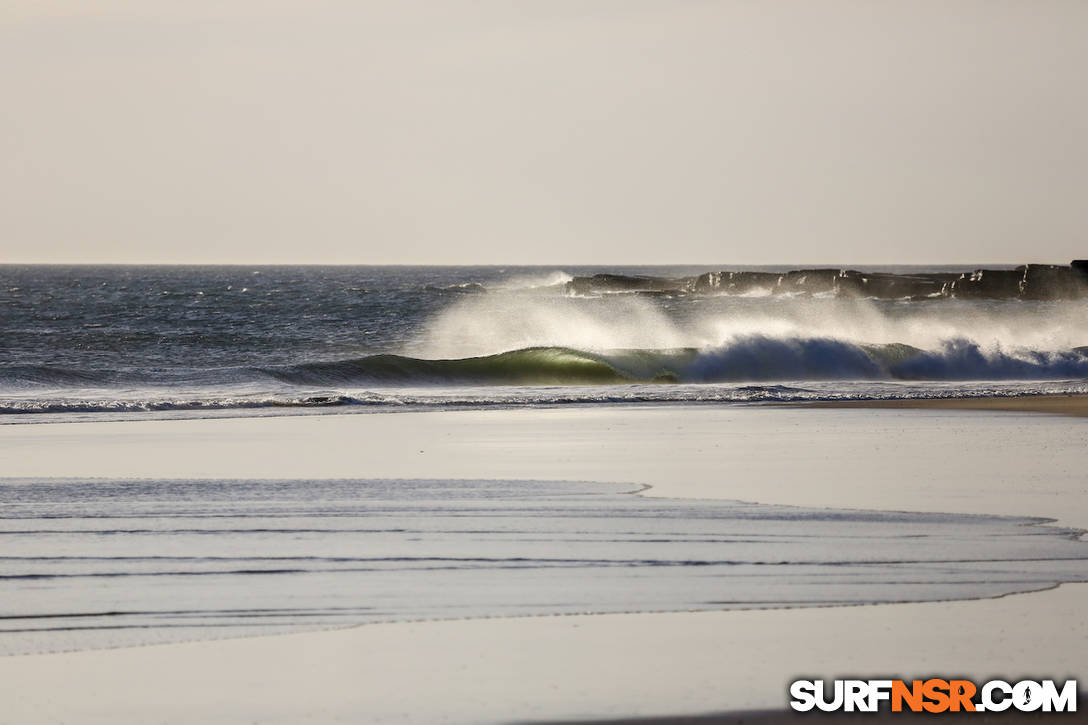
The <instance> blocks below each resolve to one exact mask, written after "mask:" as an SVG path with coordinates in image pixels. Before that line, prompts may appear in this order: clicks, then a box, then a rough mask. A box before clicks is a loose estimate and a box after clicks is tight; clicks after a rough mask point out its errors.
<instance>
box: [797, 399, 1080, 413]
mask: <svg viewBox="0 0 1088 725" xmlns="http://www.w3.org/2000/svg"><path fill="white" fill-rule="evenodd" d="M809 405H812V406H814V407H818V408H919V409H922V410H992V411H1008V412H1019V413H1050V414H1056V415H1075V416H1082V417H1083V416H1086V415H1088V395H1025V396H1021V397H1001V398H993V397H989V398H918V399H915V400H906V399H898V400H852V401H822V402H819V403H809Z"/></svg>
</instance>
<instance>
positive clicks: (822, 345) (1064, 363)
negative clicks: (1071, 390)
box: [266, 335, 1088, 385]
mask: <svg viewBox="0 0 1088 725" xmlns="http://www.w3.org/2000/svg"><path fill="white" fill-rule="evenodd" d="M266 372H268V374H270V375H272V376H273V377H275V378H277V379H279V380H281V381H283V382H289V383H293V384H307V385H315V384H320V385H324V384H350V383H368V384H375V383H377V384H399V385H411V384H427V383H446V384H449V383H454V384H495V385H579V384H596V385H600V384H618V383H735V382H767V381H806V380H912V381H921V380H928V381H963V380H1068V379H1084V378H1088V354H1086V353H1085V351H1084V350H1082V349H1075V350H1069V351H1041V350H1003V349H1001V348H984V347H983V346H981V345H979V344H978V343H975V342H972V341H970V340H951V341H948V342H946V343H944V345H943V346H942V347H941V348H940V349H937V350H922V349H919V348H916V347H913V346H910V345H906V344H902V343H891V344H884V345H866V344H857V343H853V342H849V341H844V340H838V339H834V338H804V337H791V338H778V337H770V336H765V335H750V336H746V337H742V338H738V339H735V340H733V341H731V342H729V343H727V344H724V345H722V346H720V347H717V348H712V349H709V350H700V349H696V348H679V349H672V350H613V351H608V352H591V351H585V350H578V349H574V348H565V347H535V348H526V349H522V350H514V351H510V352H504V353H499V354H496V355H484V356H480V357H470V358H460V359H450V360H428V359H421V358H413V357H405V356H400V355H374V356H369V357H364V358H359V359H355V360H342V361H338V362H330V363H313V364H306V365H299V366H295V367H291V368H286V369H271V370H267V371H266Z"/></svg>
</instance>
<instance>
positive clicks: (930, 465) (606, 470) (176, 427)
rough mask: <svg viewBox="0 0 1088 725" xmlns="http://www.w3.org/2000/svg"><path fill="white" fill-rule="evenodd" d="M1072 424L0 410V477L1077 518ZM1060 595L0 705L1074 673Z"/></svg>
mask: <svg viewBox="0 0 1088 725" xmlns="http://www.w3.org/2000/svg"><path fill="white" fill-rule="evenodd" d="M1034 402H1036V403H1038V402H1039V400H1036V401H1034ZM977 403H978V401H966V402H965V405H968V406H972V405H977ZM1073 403H1076V404H1080V405H1082V404H1083V400H1076V401H1071V402H1070V403H1069V404H1073ZM1049 405H1053V403H1043V404H1042V405H1038V406H1036V409H1044V410H1045V409H1046V406H1049ZM1086 441H1088V421H1084V420H1082V419H1081V418H1076V417H1073V418H1071V417H1066V416H1054V415H1039V414H1038V413H1035V412H1028V411H1026V410H1020V411H996V410H992V409H991V410H988V411H987V410H976V409H970V410H949V409H946V408H930V409H925V408H923V409H913V408H912V409H899V410H890V409H885V408H880V407H865V408H851V409H841V408H839V409H831V408H814V407H812V408H805V409H799V408H795V407H769V406H768V407H759V406H751V407H743V406H733V407H704V408H690V407H689V408H686V409H680V408H674V407H668V406H664V407H642V408H636V407H631V408H608V409H601V408H595V409H519V410H510V411H461V412H427V413H397V414H378V415H342V416H296V417H282V418H250V419H225V420H180V421H176V420H175V421H139V422H111V423H97V422H96V423H71V424H56V425H18V426H3V427H0V468H2V470H4V471H5V474H6V475H7V476H9V477H13V478H14V477H23V476H31V477H33V476H37V477H45V476H55V477H70V476H82V477H88V476H89V477H96V476H103V477H143V476H156V475H163V474H164V473H165V472H168V473H169V475H171V476H175V477H192V478H208V477H226V478H246V477H253V478H294V477H347V476H352V477H401V478H410V477H446V478H458V477H481V478H488V477H490V478H500V477H509V478H554V479H568V480H587V481H609V482H630V483H648V484H650V485H651V486H652V487H653V488H651V489H650V490H649V491H647V492H646V495H653V496H670V497H689V498H726V499H741V500H749V501H760V502H766V503H784V504H793V505H812V506H833V507H856V508H873V509H882V510H904V511H945V512H957V513H988V514H1003V515H1020V516H1024V515H1027V516H1040V517H1047V518H1053V519H1057V520H1058V521H1060V523H1062V524H1063V525H1068V526H1073V527H1077V528H1088V490H1086V489H1085V487H1084V476H1083V472H1082V470H1081V469H1080V467H1079V466H1077V465H1075V464H1076V462H1078V461H1080V460H1081V459H1082V456H1083V450H1084V445H1085V442H1086ZM847 462H848V463H847ZM1085 606H1088V585H1082V584H1073V585H1065V586H1062V587H1059V588H1058V589H1054V590H1050V591H1044V592H1037V593H1031V594H1024V595H1016V596H1009V597H1003V598H1000V599H989V600H980V601H960V602H934V603H922V604H893V605H881V606H866V607H848V608H841V607H839V608H835V607H832V608H809V609H779V610H756V611H741V612H698V613H631V614H625V615H598V616H563V617H532V618H512V619H482V620H463V621H438V622H417V623H401V624H377V625H368V626H363V627H358V628H353V629H347V630H335V631H327V632H320V633H307V634H293V635H283V636H273V637H260V638H249V639H235V640H223V641H211V642H192V643H183V644H174V645H160V646H149V647H136V648H128V649H119V650H99V651H86V652H75V653H68V654H52V655H28V656H20V657H7V658H0V679H2V680H3V682H4V683H5V690H6V692H5V708H4V713H3V714H0V721H3V722H11V723H30V722H86V723H95V722H103V723H105V722H110V723H118V722H132V723H136V722H141V723H143V722H190V721H194V720H199V721H202V722H224V723H226V722H240V721H246V722H249V721H252V722H285V723H286V722H314V723H321V722H336V721H342V720H348V721H355V722H361V721H366V722H421V723H422V722H464V723H472V722H477V723H478V722H496V723H499V722H524V721H555V720H564V719H566V720H572V719H595V718H630V717H636V716H664V715H703V714H707V713H728V712H741V711H753V710H777V709H782V708H784V707H785V704H786V699H787V698H786V687H787V684H788V682H789V681H791V680H793V679H795V678H797V677H799V676H805V675H819V676H827V677H831V676H834V675H858V674H865V675H874V676H876V675H877V674H882V675H895V676H900V675H902V676H904V677H908V676H911V675H916V676H922V675H929V674H940V673H945V674H947V673H955V674H957V675H963V676H969V677H972V678H977V679H985V678H988V677H990V676H995V675H1002V676H1005V677H1013V676H1017V675H1021V676H1041V675H1044V674H1045V675H1046V676H1053V677H1069V678H1075V677H1078V676H1080V677H1083V676H1084V674H1085V670H1086V667H1085V666H1086V665H1088V661H1086V660H1085V655H1084V652H1085V651H1088V648H1086V646H1085V645H1086V644H1088V629H1086V627H1085V624H1084V619H1083V617H1082V616H1081V612H1082V611H1083V610H1084V607H1085Z"/></svg>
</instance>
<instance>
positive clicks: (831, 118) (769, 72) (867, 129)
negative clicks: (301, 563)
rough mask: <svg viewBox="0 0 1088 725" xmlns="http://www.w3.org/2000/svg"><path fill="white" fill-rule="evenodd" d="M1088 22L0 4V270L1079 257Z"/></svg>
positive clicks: (1084, 252) (766, 1)
mask: <svg viewBox="0 0 1088 725" xmlns="http://www.w3.org/2000/svg"><path fill="white" fill-rule="evenodd" d="M1086 73H1088V2H1082V1H1080V0H1069V1H1068V2H1059V1H1046V0H1023V1H1022V2H1006V1H1002V0H985V1H982V0H956V1H954V2H948V1H947V0H934V1H926V0H902V1H901V2H881V1H880V0H858V1H857V2H845V1H827V2H813V1H811V0H797V1H796V2H779V1H776V0H751V1H748V2H742V1H740V0H737V1H736V2H706V1H699V0H688V1H685V0H659V1H657V2H648V1H644V0H582V1H580V2H574V1H571V0H539V1H517V0H506V1H503V2H498V1H495V2H489V1H487V0H482V1H478V2H464V1H458V0H434V2H416V1H414V0H391V1H390V2H365V1H360V0H353V1H346V2H326V1H323V0H318V1H314V0H307V1H306V2H301V1H299V2H284V1H277V0H259V1H258V0H235V1H234V2H230V1H229V0H216V1H212V0H177V1H171V2H167V1H164V0H131V1H129V0H96V2H87V1H86V0H72V1H67V0H4V2H3V3H2V5H0V253H2V254H0V261H8V262H28V261H45V262H244V263H257V262H266V263H278V262H307V263H364V264H365V263H371V264H377V263H416V264H442V263H453V264H470V263H496V264H516V263H540V264H575V263H615V264H621V263H629V264H632V263H705V264H730V263H732V264H760V263H798V264H800V263H817V262H831V263H847V262H852V263H895V262H901V263H939V262H944V263H954V262H957V263H958V262H985V261H990V262H1021V261H1060V262H1066V261H1068V260H1069V259H1071V258H1074V257H1088V234H1086V230H1088V198H1086V196H1088V91H1086V89H1088V79H1086Z"/></svg>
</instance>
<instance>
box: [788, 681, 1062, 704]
mask: <svg viewBox="0 0 1088 725" xmlns="http://www.w3.org/2000/svg"><path fill="white" fill-rule="evenodd" d="M790 697H791V698H792V699H791V700H790V707H792V708H793V709H794V710H797V711H799V712H808V711H810V710H822V711H824V712H835V711H843V712H877V711H878V710H883V709H889V710H891V712H931V713H940V712H1002V711H1005V710H1008V709H1010V708H1012V709H1014V710H1019V711H1021V712H1036V711H1039V712H1076V711H1077V681H1076V680H1066V681H1065V683H1064V684H1062V685H1061V686H1059V685H1058V684H1057V683H1056V682H1055V681H1054V680H1040V681H1035V680H1021V681H1020V682H1016V683H1010V682H1005V681H1004V680H990V681H989V682H984V683H982V684H981V685H976V684H975V683H974V682H971V681H970V680H945V679H940V678H930V679H928V680H912V681H910V682H907V681H904V680H833V681H826V682H825V681H824V680H797V681H795V682H793V683H792V684H791V685H790Z"/></svg>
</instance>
